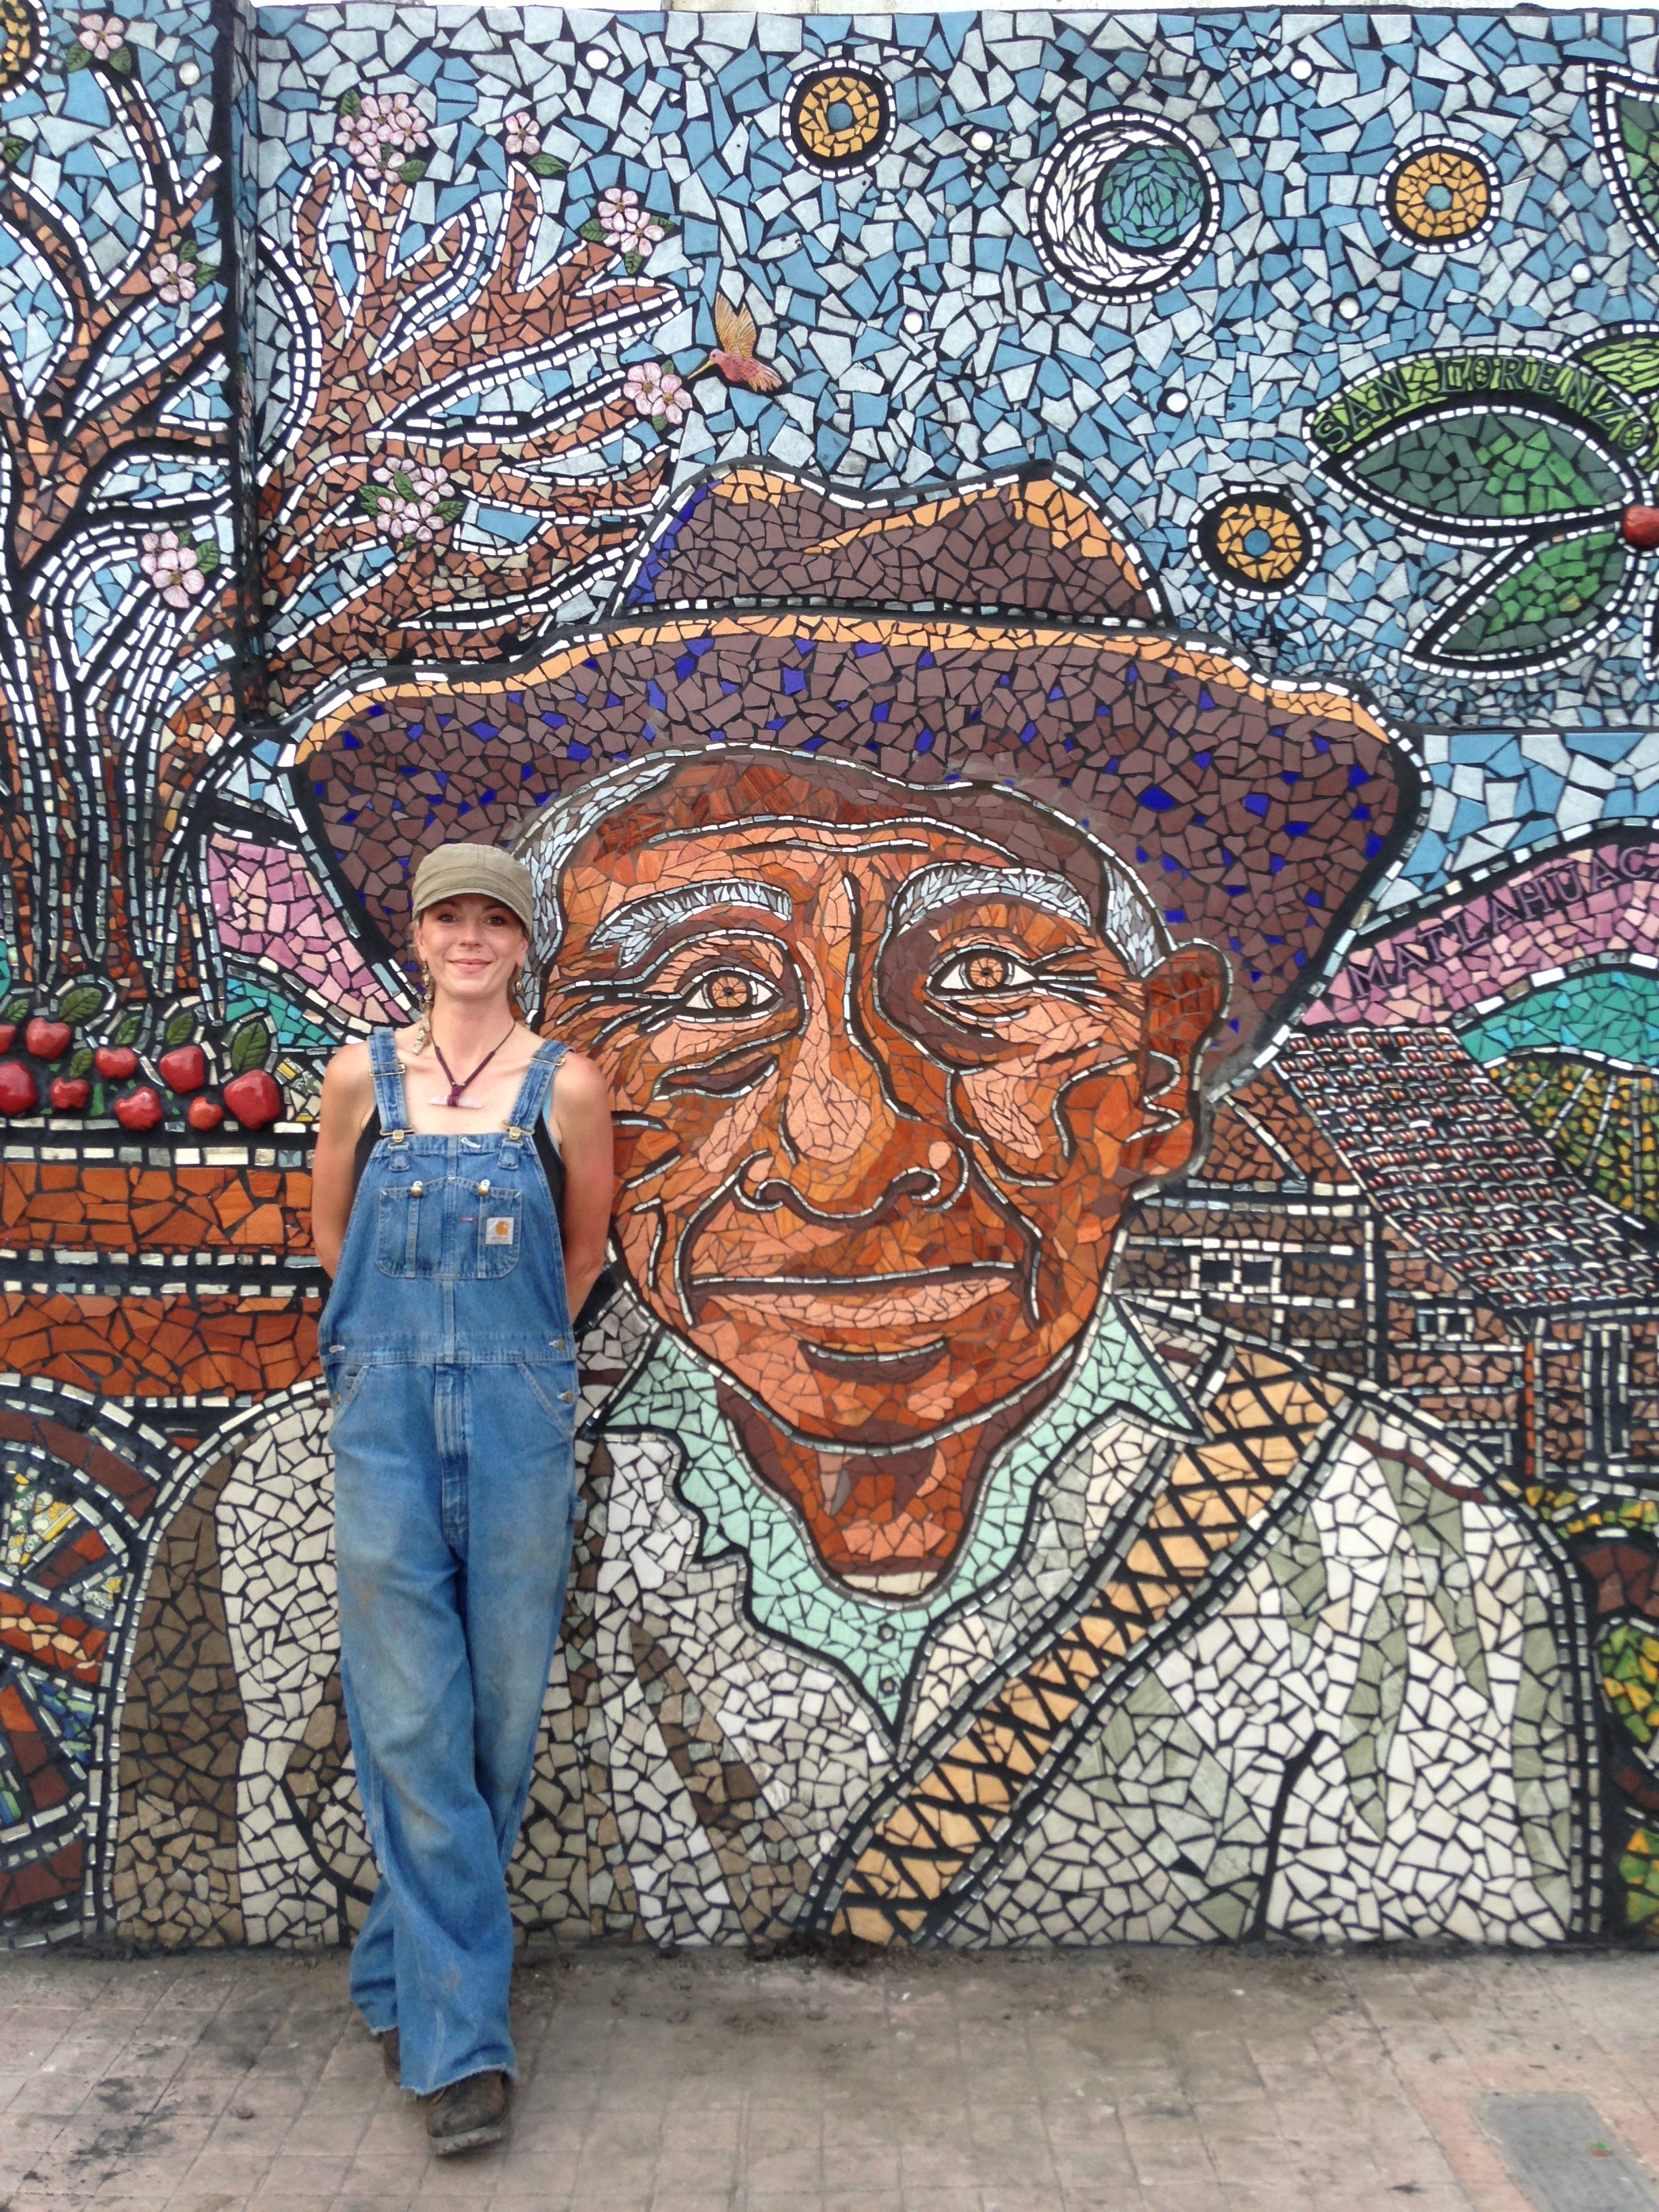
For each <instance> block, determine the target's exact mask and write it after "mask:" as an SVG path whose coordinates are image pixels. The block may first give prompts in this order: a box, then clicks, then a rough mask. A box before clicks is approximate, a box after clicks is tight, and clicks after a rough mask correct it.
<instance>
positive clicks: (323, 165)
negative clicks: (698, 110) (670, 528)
mask: <svg viewBox="0 0 1659 2212" xmlns="http://www.w3.org/2000/svg"><path fill="white" fill-rule="evenodd" d="M409 166H410V167H411V168H418V166H419V165H418V164H410V165H409ZM509 174H510V181H509V184H508V188H507V197H506V205H505V209H504V210H503V213H502V216H501V223H500V227H499V228H498V230H497V231H496V233H495V236H494V238H493V239H492V238H491V237H490V235H489V231H488V228H487V227H486V225H485V223H484V221H483V217H482V216H481V215H479V213H478V212H477V210H476V209H474V210H468V211H467V212H466V213H465V214H464V215H462V216H458V217H457V218H456V219H455V220H454V221H453V222H451V223H449V224H448V225H447V226H446V227H445V228H443V229H442V230H441V231H440V232H439V233H438V234H437V235H436V236H435V238H434V239H432V240H430V242H429V243H428V244H427V245H426V246H424V247H423V248H422V249H421V250H420V251H418V252H415V253H414V254H412V255H410V257H409V258H402V257H401V256H400V253H399V246H400V244H401V242H402V240H404V235H405V234H406V231H407V228H408V226H409V220H410V194H411V191H412V190H413V187H414V185H415V184H416V182H417V181H418V178H417V177H415V176H406V175H405V174H404V173H402V171H397V172H392V173H386V171H384V170H381V171H380V172H379V173H375V172H374V171H372V170H371V171H370V172H369V173H367V174H366V173H364V170H363V168H362V167H360V166H354V167H351V168H350V169H349V171H348V172H347V173H346V175H345V177H344V178H343V179H342V177H341V174H340V171H339V169H338V167H337V164H336V162H335V161H334V160H333V159H332V158H331V157H330V156H325V157H324V158H323V159H322V160H321V161H319V162H317V163H316V165H315V166H314V167H313V169H312V170H311V172H310V173H309V175H308V176H307V179H306V182H305V185H304V187H303V189H302V190H301V192H300V194H299V196H298V198H297V200H296V203H295V210H294V220H293V259H292V262H291V263H290V264H289V268H288V270H287V272H286V274H287V277H288V289H289V295H290V298H291V300H292V301H293V304H294V305H295V307H296V308H298V309H299V310H300V312H301V313H302V314H303V315H304V317H305V319H306V322H307V325H308V329H307V342H306V343H302V344H301V346H299V347H297V348H296V349H295V350H296V356H303V357H304V358H305V360H306V362H307V371H306V374H304V375H303V376H302V377H301V379H300V380H299V381H300V382H301V391H300V392H299V394H298V396H297V400H296V404H295V407H294V409H293V411H292V414H291V416H290V419H289V422H287V423H285V424H284V425H283V428H282V430H281V431H280V433H279V434H278V446H279V453H278V458H277V459H276V460H275V461H274V462H273V463H272V464H271V465H270V466H269V468H268V470H267V472H266V476H265V480H264V485H263V487H262V490H261V496H260V514H261V523H262V527H263V529H264V532H265V533H266V538H267V545H268V549H269V550H268V552H267V556H266V563H265V591H266V603H267V606H268V608H269V609H270V612H271V614H272V616H273V617H280V611H281V610H283V608H286V607H293V606H296V605H299V606H303V605H305V604H306V600H307V591H308V589H309V588H310V587H311V586H312V585H313V583H314V582H315V580H317V579H319V577H321V576H322V575H324V574H325V573H328V572H331V571H332V572H334V573H333V574H332V575H331V591H330V594H329V599H330V604H329V605H328V606H327V611H326V612H325V613H322V614H319V615H314V616H313V617H310V618H309V619H307V618H306V617H300V618H298V619H297V620H296V621H295V623H293V625H292V626H291V627H290V628H289V629H285V630H279V632H278V633H277V634H276V635H275V636H274V637H273V646H274V652H273V656H272V672H273V678H274V681H275V684H276V692H277V695H278V696H279V699H280V701H281V702H282V703H283V704H292V703H294V702H295V701H296V700H297V699H298V698H300V697H301V696H303V695H304V693H305V691H306V690H307V689H308V688H309V686H310V685H311V684H314V683H316V682H318V681H319V680H321V679H323V678H326V677H328V676H330V675H332V674H334V673H335V672H337V671H338V670H339V669H341V668H343V667H344V666H346V665H349V663H350V662H352V661H353V660H356V659H361V657H362V650H363V641H364V640H365V638H367V637H373V638H374V639H375V640H376V641H377V646H378V647H379V649H380V651H381V652H383V653H385V654H386V656H388V657H390V658H392V659H398V658H400V657H405V656H407V655H409V654H410V653H416V652H422V653H431V652H432V651H434V650H437V651H440V652H442V651H448V652H457V651H461V650H465V651H466V652H467V653H477V654H488V653H491V652H495V651H499V650H500V649H501V647H502V646H503V645H504V644H507V643H508V642H510V641H512V639H513V637H514V635H515V634H516V633H517V632H518V631H519V629H520V628H521V626H523V625H524V624H525V623H526V622H529V623H531V624H532V626H533V624H534V623H536V622H537V621H538V619H539V618H540V617H541V616H542V615H543V613H544V611H545V609H546V608H547V606H548V605H549V604H550V601H551V599H553V598H554V597H555V596H556V595H557V594H559V593H562V592H566V591H568V589H569V587H570V586H571V585H572V583H573V582H574V580H575V578H576V577H577V575H578V574H580V571H581V569H582V568H584V567H585V566H586V564H587V563H588V562H591V561H592V560H593V559H595V558H596V557H597V556H600V555H602V554H604V553H605V552H607V551H609V550H612V549H614V548H618V547H621V546H623V545H625V544H628V543H629V542H630V541H631V539H632V538H634V537H635V535H636V534H637V532H638V531H639V529H640V527H641V524H642V523H643V521H644V520H645V518H646V516H647V513H649V511H650V507H651V504H652V501H653V499H654V497H655V495H656V494H657V492H658V490H659V488H660V486H661V483H662V482H663V477H664V473H665V467H666V464H667V460H668V458H669V453H670V451H671V447H669V446H668V445H667V444H662V445H660V446H659V447H658V448H657V450H655V451H654V452H652V453H648V454H647V455H646V456H645V457H644V458H643V459H641V460H640V461H639V462H638V463H637V464H636V465H632V466H628V465H624V466H623V468H622V469H621V470H620V471H604V470H602V471H600V472H599V473H594V472H593V471H592V467H591V463H592V458H593V456H594V455H595V454H596V453H599V449H600V448H601V447H603V446H604V445H605V442H606V441H610V440H612V439H614V438H617V436H619V435H620V434H622V433H623V431H625V430H627V429H629V428H630V427H631V428H635V429H637V428H639V426H640V411H641V410H640V407H639V405H638V404H637V403H636V401H635V398H633V397H632V395H631V393H630V390H629V381H628V379H627V377H626V376H625V375H624V374H623V372H622V371H621V370H616V371H614V372H612V373H611V374H600V375H599V376H598V377H597V378H595V379H594V380H591V381H589V382H588V383H586V384H585V385H582V386H578V387H576V388H575V389H574V390H573V391H572V392H568V394H564V395H561V396H560V397H559V398H555V399H551V400H550V401H549V403H548V404H547V405H546V406H545V407H544V408H542V409H540V410H537V411H536V412H534V413H533V414H532V415H530V416H520V415H507V414H493V415H492V414H477V415H474V416H471V417H470V418H463V417H460V416H458V414H457V413H456V412H455V411H454V410H457V409H458V408H459V405H460V404H463V403H465V402H466V401H467V400H469V399H473V400H476V399H477V397H478V396H479V395H480V394H482V393H484V392H487V391H488V390H489V387H490V386H494V385H498V384H499V383H501V380H503V378H504V377H507V376H508V375H516V376H519V377H520V378H536V377H541V376H545V375H546V374H548V373H549V372H556V371H558V370H560V369H562V368H564V367H566V366H567V365H568V363H569V362H571V361H572V359H573V357H574V356H576V355H577V354H578V353H579V352H580V351H582V350H583V349H586V348H589V347H591V346H594V345H596V344H600V343H604V344H607V345H611V346H615V345H617V344H626V343H628V342H629V340H631V339H634V338H636V337H639V336H640V335H641V333H643V332H645V331H648V330H649V329H651V328H652V327H653V326H654V325H656V324H658V323H659V322H660V321H662V320H663V319H664V318H665V315H666V314H667V313H669V311H670V310H671V307H674V306H675V305H676V304H677V299H676V295H675V294H674V293H673V292H672V291H671V289H669V288H667V287H665V286H664V285H660V284H655V283H648V282H641V281H640V280H639V279H638V278H637V276H635V275H634V274H631V273H629V274H623V275H618V276H612V275H611V274H610V273H609V271H610V270H611V266H612V264H614V263H615V261H616V260H617V258H619V257H620V258H623V263H624V269H625V270H629V269H630V268H634V267H637V264H639V262H640V261H641V258H642V256H641V253H640V252H638V251H635V250H629V245H630V240H629V238H628V237H627V236H623V237H622V238H620V239H619V238H617V237H614V236H611V235H607V234H605V232H604V231H603V230H602V229H600V226H599V224H597V223H595V224H593V225H591V226H590V228H591V229H594V230H599V233H600V234H599V236H597V237H588V236H584V237H583V239H582V240H580V243H578V244H577V245H575V246H572V247H571V248H569V249H568V251H566V252H563V253H562V254H561V255H559V256H558V257H557V258H556V259H554V260H553V261H552V262H550V264H548V265H547V267H545V268H544V270H542V271H541V272H540V273H539V274H538V275H537V276H526V273H525V272H526V264H527V263H528V260H529V258H530V257H531V255H532V253H533V252H534V250H535V246H536V243H537V238H538V232H539V229H540V227H541V224H542V222H543V221H544V213H543V208H542V201H541V191H540V185H539V182H538V178H537V176H536V174H535V173H534V172H533V171H532V167H531V165H530V164H529V163H528V162H527V161H519V160H513V161H512V162H511V164H510V171H509ZM340 213H343V216H344V218H345V221H346V222H347V225H348V228H349V235H350V238H351V240H352V249H353V256H354V259H355V262H356V282H355V284H354V285H353V286H352V287H351V288H350V289H349V290H348V289H345V288H343V286H342V283H341V282H340V279H339V276H338V274H337V271H336V269H335V267H334V264H333V262H332V260H331V252H330V236H329V231H330V222H331V216H336V215H337V214H340ZM663 228H666V226H665V225H662V224H660V223H659V224H658V225H657V227H656V230H655V231H654V232H652V233H644V234H643V235H644V237H645V240H646V243H647V245H648V244H652V243H654V242H655V237H656V235H659V234H660V231H661V230H662V229H663ZM632 236H633V238H635V239H637V238H639V237H640V236H641V231H640V230H638V229H636V230H635V232H634V233H633V234H632ZM636 381H637V379H636ZM676 419H678V416H676ZM585 462H586V463H587V464H589V466H588V467H586V468H583V467H582V466H581V464H583V463H585ZM477 501H488V503H489V507H491V509H492V510H493V511H495V512H496V513H502V512H504V513H507V515H508V516H510V517H511V518H513V521H514V523H515V524H516V526H518V529H519V531H520V542H518V543H513V542H510V541H509V540H507V539H505V538H492V537H490V536H489V535H487V534H485V533H483V532H480V531H478V530H477V529H476V528H474V527H470V526H463V527H459V528H458V525H461V524H462V523H463V518H464V516H465V514H466V512H467V510H468V508H469V507H470V506H471V504H472V503H474V502H477ZM377 554H378V556H379V565H378V566H376V565H374V556H376V555H377ZM354 556H355V559H356V566H355V568H352V567H351V563H352V562H353V560H354ZM343 565H344V566H345V567H346V568H347V570H348V573H347V574H346V575H345V576H344V577H343V578H342V577H341V576H340V574H338V570H339V569H340V568H341V567H342V566H343Z"/></svg>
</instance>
